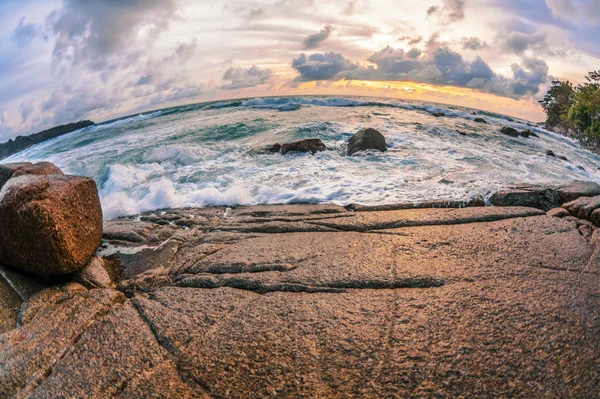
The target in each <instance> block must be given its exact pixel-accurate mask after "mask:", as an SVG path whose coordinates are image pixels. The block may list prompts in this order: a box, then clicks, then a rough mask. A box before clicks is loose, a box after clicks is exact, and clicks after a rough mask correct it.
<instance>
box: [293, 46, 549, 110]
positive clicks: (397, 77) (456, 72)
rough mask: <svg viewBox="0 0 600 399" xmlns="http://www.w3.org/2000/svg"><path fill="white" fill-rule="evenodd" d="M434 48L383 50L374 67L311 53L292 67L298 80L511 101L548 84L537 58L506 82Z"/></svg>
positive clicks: (478, 64)
mask: <svg viewBox="0 0 600 399" xmlns="http://www.w3.org/2000/svg"><path fill="white" fill-rule="evenodd" d="M430 42H432V41H431V40H430ZM432 43H433V44H432V46H431V47H430V48H428V50H427V52H423V51H421V50H419V49H411V50H410V51H408V52H406V51H404V50H403V49H395V48H392V47H390V46H387V47H385V48H383V49H381V50H379V51H377V52H375V53H374V54H373V55H371V56H370V57H369V58H368V61H369V62H370V63H372V64H374V65H373V66H366V67H365V66H360V65H359V64H358V63H355V62H353V61H351V60H350V59H348V58H346V57H344V55H343V54H342V53H333V52H329V53H315V54H312V55H311V56H310V57H308V58H307V57H306V55H305V54H302V55H301V56H300V57H299V58H297V59H294V61H293V63H292V66H293V67H294V68H296V69H297V70H298V72H299V73H300V75H299V76H298V77H297V78H296V80H297V81H307V80H336V79H344V78H345V79H352V80H383V81H409V82H417V83H429V84H435V85H449V86H457V87H467V88H472V89H477V90H481V91H486V92H489V93H493V94H497V95H501V96H505V97H511V98H519V97H522V96H525V95H531V96H533V95H536V94H538V93H539V91H540V89H541V87H542V85H544V84H545V83H547V82H548V81H549V76H548V65H547V64H546V63H545V62H544V61H543V60H540V59H535V58H524V60H523V62H522V63H521V64H513V65H512V73H513V76H512V77H510V78H507V77H504V76H502V75H499V74H497V73H495V72H494V71H493V70H492V68H491V67H490V66H489V65H488V64H487V63H486V62H485V61H484V60H483V59H482V58H480V57H476V58H475V59H474V60H473V61H466V60H464V59H463V57H462V55H461V54H459V53H457V52H455V51H453V50H452V49H450V48H449V47H448V46H446V45H440V44H438V43H437V42H435V40H434V41H433V42H432Z"/></svg>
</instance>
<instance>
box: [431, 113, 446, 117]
mask: <svg viewBox="0 0 600 399" xmlns="http://www.w3.org/2000/svg"><path fill="white" fill-rule="evenodd" d="M431 115H433V116H435V117H436V118H441V117H443V116H446V114H445V113H443V112H433V113H432V114H431Z"/></svg>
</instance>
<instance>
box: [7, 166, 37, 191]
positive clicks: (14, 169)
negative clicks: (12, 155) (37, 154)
mask: <svg viewBox="0 0 600 399" xmlns="http://www.w3.org/2000/svg"><path fill="white" fill-rule="evenodd" d="M32 165H33V164H32V163H31V162H22V163H7V164H4V165H0V189H1V188H2V186H4V185H5V184H6V182H7V181H8V180H10V178H11V177H13V175H14V174H15V173H16V172H17V171H19V170H20V169H23V168H26V167H29V166H32Z"/></svg>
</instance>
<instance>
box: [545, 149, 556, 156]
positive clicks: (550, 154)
mask: <svg viewBox="0 0 600 399" xmlns="http://www.w3.org/2000/svg"><path fill="white" fill-rule="evenodd" d="M546 155H548V156H549V157H556V154H555V153H554V151H552V150H546Z"/></svg>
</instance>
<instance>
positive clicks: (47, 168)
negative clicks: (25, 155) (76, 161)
mask: <svg viewBox="0 0 600 399" xmlns="http://www.w3.org/2000/svg"><path fill="white" fill-rule="evenodd" d="M25 175H37V176H51V175H58V176H63V175H64V173H63V171H62V170H60V169H59V168H58V167H56V166H55V165H54V164H52V163H50V162H39V163H36V164H34V165H31V166H25V167H24V168H20V169H19V170H17V171H16V172H15V173H14V174H13V176H12V177H13V178H15V177H19V176H25Z"/></svg>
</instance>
